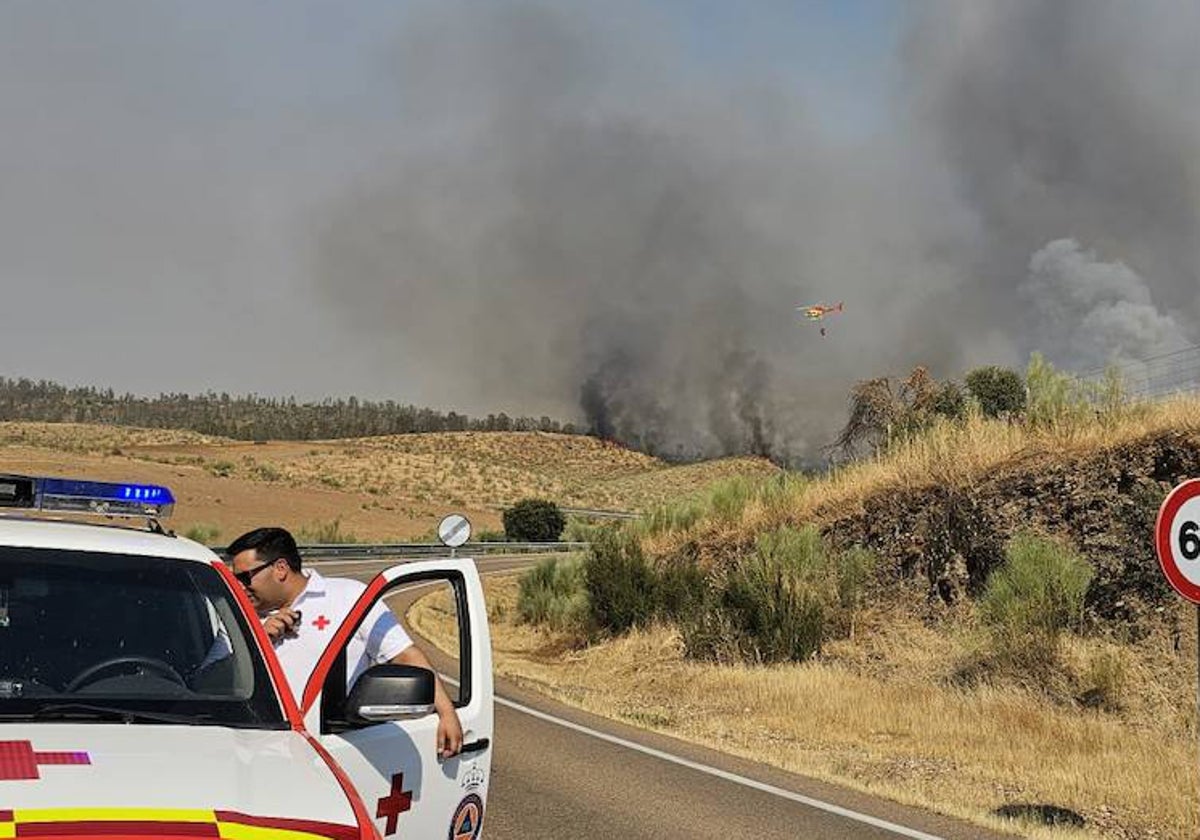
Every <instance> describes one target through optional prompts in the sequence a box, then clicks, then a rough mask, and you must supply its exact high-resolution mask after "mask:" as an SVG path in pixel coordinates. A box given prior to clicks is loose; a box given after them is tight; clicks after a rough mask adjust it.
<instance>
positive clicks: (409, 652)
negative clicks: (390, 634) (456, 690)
mask: <svg viewBox="0 0 1200 840" xmlns="http://www.w3.org/2000/svg"><path fill="white" fill-rule="evenodd" d="M391 661H392V664H394V665H416V666H417V667H420V668H428V669H429V670H430V671H432V672H433V706H434V708H435V709H437V713H438V728H437V748H438V755H439V756H441V757H442V758H450V757H451V756H453V755H458V753H459V752H460V751H461V750H462V745H463V731H462V723H461V722H459V719H458V710H457V709H455V708H454V701H453V700H451V699H450V695H449V694H447V693H446V688H445V686H443V685H442V678H441V677H439V676H438V673H437V671H436V670H434V667H433V664H432V663H431V662H430V661H429V659H428V658H427V657H426V656H425V654H424V653H422V652H421V649H420V648H419V647H417V646H416V645H415V644H411V645H409V646H408V647H406V648H405V649H404V650H402V651H400V653H398V654H397V655H396V656H394V657H392V660H391Z"/></svg>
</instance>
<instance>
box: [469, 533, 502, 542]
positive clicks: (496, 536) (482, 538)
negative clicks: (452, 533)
mask: <svg viewBox="0 0 1200 840" xmlns="http://www.w3.org/2000/svg"><path fill="white" fill-rule="evenodd" d="M507 540H508V535H507V534H505V533H504V532H503V531H480V532H479V533H478V534H476V535H475V542H506V541H507Z"/></svg>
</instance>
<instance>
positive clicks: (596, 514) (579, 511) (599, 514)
mask: <svg viewBox="0 0 1200 840" xmlns="http://www.w3.org/2000/svg"><path fill="white" fill-rule="evenodd" d="M559 510H561V511H562V512H563V513H565V514H567V515H568V516H571V515H573V516H588V517H591V518H593V519H641V518H642V515H641V514H640V513H630V512H628V511H623V510H594V509H593V508H566V507H560V508H559Z"/></svg>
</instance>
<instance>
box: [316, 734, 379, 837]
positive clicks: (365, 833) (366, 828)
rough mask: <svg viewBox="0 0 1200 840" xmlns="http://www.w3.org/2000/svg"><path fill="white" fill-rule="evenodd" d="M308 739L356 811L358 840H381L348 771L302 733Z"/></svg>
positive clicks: (322, 747) (322, 746)
mask: <svg viewBox="0 0 1200 840" xmlns="http://www.w3.org/2000/svg"><path fill="white" fill-rule="evenodd" d="M302 734H303V735H304V737H305V738H307V739H308V743H309V744H311V745H312V748H313V749H314V750H316V751H317V755H319V756H321V759H322V760H323V761H324V762H325V766H327V767H328V768H329V769H330V771H331V772H332V773H333V775H334V777H336V778H337V780H338V784H339V785H341V786H342V793H344V794H346V798H347V799H348V800H350V807H351V808H352V809H354V819H355V820H356V821H357V822H358V837H357V838H356V840H381V838H380V836H379V832H378V831H377V830H376V828H375V823H373V822H372V821H371V813H370V812H369V811H368V810H367V807H366V806H365V805H363V801H362V797H361V796H359V795H358V791H357V790H355V788H354V785H353V784H351V782H350V777H349V776H347V775H346V771H345V770H343V769H342V765H340V764H338V763H337V760H336V759H334V757H333V756H332V755H330V754H329V751H328V750H327V749H325V746H324V745H323V744H322V743H321V742H320V741H318V740H317V739H316V738H314V737H313V736H312V735H310V734H309V733H308V732H304V733H302Z"/></svg>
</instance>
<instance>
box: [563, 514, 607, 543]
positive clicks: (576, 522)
mask: <svg viewBox="0 0 1200 840" xmlns="http://www.w3.org/2000/svg"><path fill="white" fill-rule="evenodd" d="M603 527H604V526H603V525H597V524H595V523H592V522H588V521H587V520H584V519H579V518H577V517H574V516H569V517H567V527H566V529H565V530H564V531H563V534H562V538H563V540H565V541H566V542H591V541H592V540H593V539H594V538H595V536H596V534H598V533H600V529H601V528H603Z"/></svg>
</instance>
